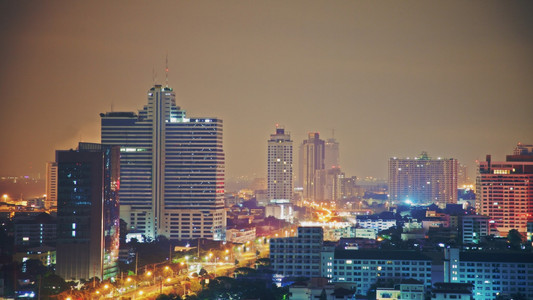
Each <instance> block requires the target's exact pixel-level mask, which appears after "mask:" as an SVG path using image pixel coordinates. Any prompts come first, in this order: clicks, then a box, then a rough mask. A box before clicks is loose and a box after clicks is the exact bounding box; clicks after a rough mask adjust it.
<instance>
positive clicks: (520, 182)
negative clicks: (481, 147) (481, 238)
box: [476, 144, 533, 236]
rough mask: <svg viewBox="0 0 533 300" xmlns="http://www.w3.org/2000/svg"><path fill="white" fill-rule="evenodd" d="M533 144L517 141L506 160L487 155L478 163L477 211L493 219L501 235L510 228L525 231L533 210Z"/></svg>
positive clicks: (504, 234)
mask: <svg viewBox="0 0 533 300" xmlns="http://www.w3.org/2000/svg"><path fill="white" fill-rule="evenodd" d="M532 148H533V146H531V145H522V144H518V146H517V147H516V148H515V151H514V154H513V155H507V159H506V161H505V162H493V161H492V160H491V156H490V155H487V159H486V161H484V162H480V163H479V166H478V174H477V180H476V185H477V187H476V211H477V212H478V213H479V214H482V215H486V216H489V217H491V218H492V219H493V221H494V222H495V225H496V229H497V230H498V232H499V233H500V235H501V236H507V233H508V232H509V230H511V229H517V230H518V231H520V232H521V233H525V232H526V223H527V219H528V215H532V214H533V149H532Z"/></svg>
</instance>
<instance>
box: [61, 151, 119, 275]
mask: <svg viewBox="0 0 533 300" xmlns="http://www.w3.org/2000/svg"><path fill="white" fill-rule="evenodd" d="M56 162H57V166H58V172H57V177H58V178H57V179H58V195H57V220H58V225H57V235H58V240H57V265H56V272H57V274H58V275H59V276H61V277H63V278H64V279H65V280H79V279H89V278H92V277H95V276H96V277H98V278H101V279H102V278H103V279H109V278H112V277H115V276H116V275H117V273H118V267H117V258H118V248H119V200H118V190H119V186H120V180H119V174H120V148H119V147H117V146H105V145H100V144H89V143H80V144H79V147H78V149H77V150H66V151H56Z"/></svg>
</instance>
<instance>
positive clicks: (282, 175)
mask: <svg viewBox="0 0 533 300" xmlns="http://www.w3.org/2000/svg"><path fill="white" fill-rule="evenodd" d="M268 198H269V200H270V201H273V202H277V203H280V202H290V200H291V198H292V140H291V136H290V134H289V133H287V132H285V129H283V128H276V133H275V134H271V135H270V140H268Z"/></svg>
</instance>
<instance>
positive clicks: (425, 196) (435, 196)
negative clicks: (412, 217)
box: [389, 152, 458, 208]
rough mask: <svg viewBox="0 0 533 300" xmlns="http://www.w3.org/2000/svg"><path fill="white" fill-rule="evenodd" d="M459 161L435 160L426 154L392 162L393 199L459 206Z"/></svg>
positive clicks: (392, 160) (390, 165)
mask: <svg viewBox="0 0 533 300" xmlns="http://www.w3.org/2000/svg"><path fill="white" fill-rule="evenodd" d="M457 167H458V165H457V160H456V159H453V158H450V159H441V158H438V159H432V158H430V157H428V155H427V153H425V152H422V154H421V155H420V156H419V157H416V158H413V159H409V158H406V159H400V158H396V157H394V158H391V159H390V160H389V198H390V199H391V200H394V201H399V202H407V203H414V204H425V203H435V204H437V205H438V206H439V207H442V208H444V207H446V204H449V203H457Z"/></svg>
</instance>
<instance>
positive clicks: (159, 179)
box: [101, 85, 226, 240]
mask: <svg viewBox="0 0 533 300" xmlns="http://www.w3.org/2000/svg"><path fill="white" fill-rule="evenodd" d="M101 117H102V144H107V145H120V151H121V158H120V160H121V166H122V168H121V174H120V177H121V182H120V184H121V186H120V188H121V189H120V191H121V194H120V198H121V206H120V216H121V218H122V219H123V220H124V221H126V222H127V223H128V225H129V227H130V228H132V229H134V230H137V231H139V232H141V233H143V234H144V235H145V236H146V237H147V238H149V239H155V238H156V237H157V236H158V235H165V236H166V237H167V238H169V239H173V240H176V239H193V238H209V239H216V240H221V239H224V230H225V226H226V213H225V210H224V152H223V149H222V120H220V119H212V118H187V117H186V113H185V111H184V110H182V109H181V108H180V107H179V106H176V102H175V93H174V91H173V90H172V88H169V87H163V86H161V85H155V86H154V87H152V88H151V89H150V90H149V91H148V104H147V105H145V106H144V107H143V109H141V110H139V113H138V114H137V113H133V112H108V113H106V114H101Z"/></svg>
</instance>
